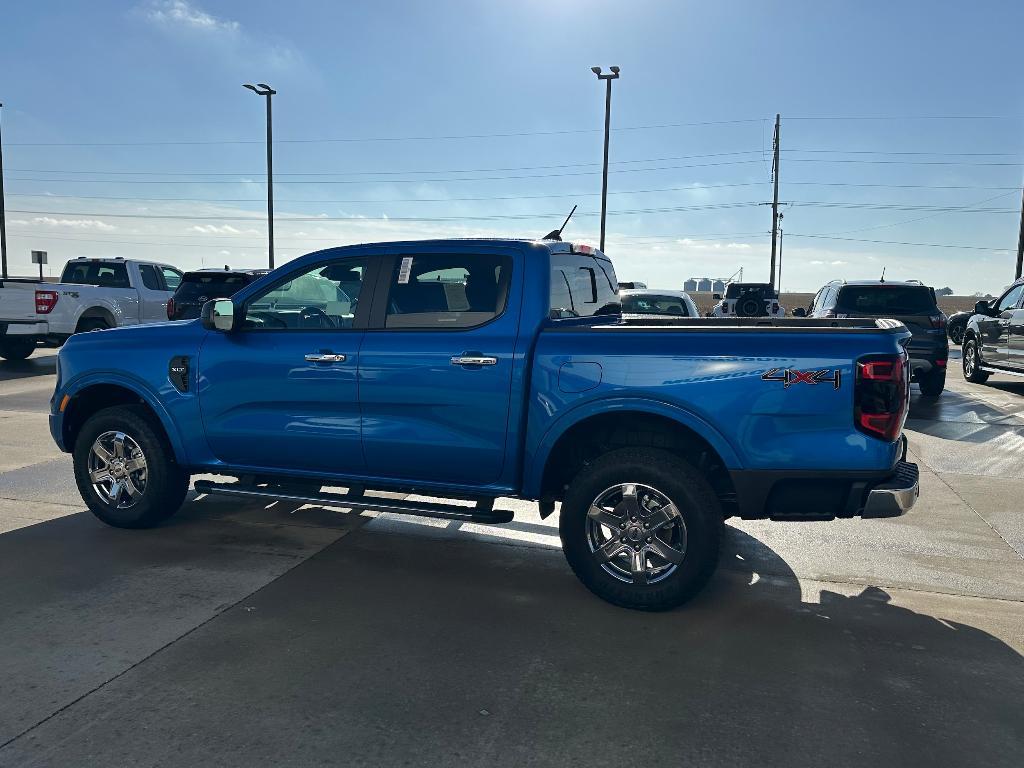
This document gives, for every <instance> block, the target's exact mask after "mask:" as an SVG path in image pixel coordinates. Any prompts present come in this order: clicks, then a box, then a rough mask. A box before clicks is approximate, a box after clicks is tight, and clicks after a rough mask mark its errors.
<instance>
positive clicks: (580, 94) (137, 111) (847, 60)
mask: <svg viewBox="0 0 1024 768" xmlns="http://www.w3.org/2000/svg"><path fill="white" fill-rule="evenodd" d="M4 28H5V34H4V36H3V37H4V43H3V46H2V47H0V101H2V102H3V103H4V105H5V106H4V109H3V121H4V122H3V131H4V134H3V135H4V165H5V177H6V190H7V209H8V214H7V217H8V246H9V247H8V252H9V258H10V262H11V265H12V271H13V272H15V273H25V274H27V273H30V272H31V265H30V264H29V251H30V250H31V249H39V248H42V249H45V250H47V251H49V253H50V260H51V262H52V263H53V266H54V268H55V269H56V268H58V267H59V266H60V265H61V264H62V263H63V261H64V260H66V259H67V258H69V257H72V256H77V255H121V256H126V257H145V258H155V259H163V260H167V261H171V262H173V263H176V264H179V265H181V266H184V267H198V266H201V265H206V266H212V265H220V264H225V263H229V264H231V265H233V266H257V265H262V264H263V263H265V260H266V249H265V232H266V228H265V220H264V218H263V217H264V215H265V207H264V206H265V203H264V200H265V177H264V175H263V174H264V171H265V166H264V162H265V158H264V147H263V145H262V138H263V126H264V123H263V118H264V113H263V103H262V101H261V100H260V99H257V97H255V96H254V95H253V94H251V93H249V92H248V91H245V90H244V89H242V88H241V83H243V82H268V83H270V84H271V85H273V86H274V87H275V88H276V89H277V90H278V91H279V94H278V96H276V97H275V99H274V113H275V114H274V116H275V122H274V129H275V139H276V143H275V187H274V189H275V197H276V198H277V212H278V216H277V219H276V227H277V250H278V253H279V261H282V260H286V259H289V258H294V257H295V256H298V255H301V254H302V253H306V252H308V251H311V250H316V249H317V248H320V247H326V246H328V245H334V244H345V243H353V242H366V241H374V240H381V239H399V238H422V237H435V236H472V235H489V234H494V235H500V236H527V237H534V236H539V235H542V234H543V233H544V232H546V231H548V230H550V229H552V228H554V227H555V226H557V225H558V224H559V223H560V219H561V218H562V217H563V216H564V214H565V213H566V212H567V211H568V209H569V208H571V207H572V205H573V204H574V203H579V206H580V207H579V211H578V212H577V218H576V219H575V220H574V222H573V223H572V224H571V225H570V228H569V230H568V232H569V234H570V235H571V236H572V237H573V238H576V239H580V240H584V241H589V242H596V241H597V231H598V218H597V212H598V211H599V208H600V200H599V195H598V193H599V191H600V160H601V138H602V137H601V131H600V128H601V124H602V119H603V106H604V104H603V92H602V86H600V85H599V84H598V83H597V81H596V79H595V78H594V76H593V74H592V73H591V72H590V67H591V66H593V65H600V66H604V67H607V66H609V65H611V64H616V65H619V66H621V67H622V78H621V80H619V81H617V82H616V84H615V90H614V96H613V126H614V127H615V130H614V132H613V135H612V150H611V158H612V162H613V165H612V174H611V177H610V184H609V189H610V192H611V194H610V196H609V218H608V232H609V235H608V247H607V251H608V252H609V254H610V255H611V256H613V257H614V259H615V261H616V265H617V268H618V271H619V274H620V277H621V278H622V279H637V280H647V282H648V283H649V284H652V285H653V284H657V285H659V286H663V287H680V286H681V283H682V281H683V280H684V279H686V278H687V277H690V276H702V275H710V276H728V275H730V274H732V273H734V272H735V271H736V270H737V269H739V268H740V267H741V266H742V267H744V268H745V276H746V277H747V278H748V279H763V278H766V277H767V271H768V253H769V248H770V238H769V236H768V232H769V230H770V226H771V219H770V209H769V208H768V207H767V206H764V205H761V203H765V202H767V201H770V199H771V187H770V182H769V173H770V146H771V123H770V121H771V120H772V119H773V118H774V115H775V113H776V112H779V113H781V114H782V147H783V150H784V151H783V154H782V173H781V176H780V181H781V184H780V190H781V191H780V199H781V200H782V201H783V202H784V203H786V206H785V207H784V209H783V211H784V216H785V219H784V222H783V227H784V231H785V240H784V259H785V261H784V271H783V287H784V289H786V290H814V289H816V288H817V287H819V286H820V285H821V284H822V283H824V282H826V281H827V280H829V279H832V278H835V277H846V278H859V277H874V276H876V275H877V274H879V273H880V272H881V269H882V266H883V265H884V266H885V267H886V269H887V273H886V274H887V276H890V277H892V278H894V279H901V278H920V279H923V280H925V281H928V282H931V283H934V284H935V285H937V286H942V285H950V286H952V287H953V288H954V289H956V290H957V292H963V293H973V292H974V291H993V292H995V291H997V290H998V289H999V288H1000V287H1001V286H1002V285H1004V284H1005V283H1006V282H1008V280H1009V279H1011V278H1012V271H1013V260H1014V253H1015V249H1016V242H1017V231H1018V225H1019V215H1018V213H1017V212H1018V211H1019V209H1020V203H1021V199H1020V184H1021V180H1022V165H1021V164H1022V163H1024V108H1022V104H1021V97H1020V89H1019V87H1018V86H1017V85H1016V83H1015V79H1017V78H1018V77H1019V76H1018V74H1017V73H1018V71H1019V69H1020V55H1019V51H1020V44H1019V31H1020V29H1022V28H1024V4H1021V3H1019V2H1010V1H1008V2H978V3H971V4H964V3H956V4H954V3H946V2H935V1H934V0H933V1H932V2H901V3H888V2H859V3H853V2H850V3H839V2H829V3H822V2H787V3H774V4H766V3H755V2H701V3H697V2H680V1H677V2H653V1H644V0H641V1H639V2H636V1H635V2H632V3H621V2H619V3H612V2H603V0H586V1H585V2H584V0H561V1H558V0H528V1H526V2H518V3H505V2H496V1H492V2H484V1H483V0H481V1H479V2H470V1H469V0H465V1H463V2H444V1H442V0H438V1H437V2H430V3H427V2H387V1H386V0H382V1H380V2H374V3H338V2H329V1H328V0H314V1H311V2H307V1H304V0H295V1H294V2H290V3H280V2H269V1H264V0H250V1H249V2H245V3H242V2H227V1H223V0H222V1H219V2H214V1H213V0H188V2H185V0H169V1H165V0H144V1H143V2H137V3H130V2H129V3H126V2H112V1H111V0H93V1H92V2H90V3H57V2H33V3H29V2H18V0H12V2H9V3H6V4H5V7H4ZM953 117H959V118H970V119H951V118H953ZM865 118H868V119H865ZM919 118H942V119H919ZM976 118H992V119H976ZM837 238H843V239H837ZM865 241H875V242H865ZM896 243H913V244H915V245H897V244H896ZM934 245H944V246H958V247H955V248H953V247H941V248H940V247H928V246H934Z"/></svg>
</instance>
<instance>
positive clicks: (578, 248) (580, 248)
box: [572, 243, 594, 256]
mask: <svg viewBox="0 0 1024 768" xmlns="http://www.w3.org/2000/svg"><path fill="white" fill-rule="evenodd" d="M572 252H573V253H582V254H585V255H586V256H590V255H592V254H593V253H594V246H592V245H585V244H583V243H573V244H572Z"/></svg>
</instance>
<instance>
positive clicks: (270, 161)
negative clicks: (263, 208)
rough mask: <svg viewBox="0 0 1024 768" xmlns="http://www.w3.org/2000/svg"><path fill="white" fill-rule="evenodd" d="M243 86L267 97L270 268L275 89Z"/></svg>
mask: <svg viewBox="0 0 1024 768" xmlns="http://www.w3.org/2000/svg"><path fill="white" fill-rule="evenodd" d="M242 87H243V88H248V89H249V90H250V91H252V92H253V93H255V94H256V95H257V96H266V97H267V241H268V245H269V251H270V268H271V269H273V268H274V129H273V122H272V119H271V115H272V113H271V108H270V97H271V96H273V95H274V94H275V93H277V91H275V90H274V89H273V88H271V87H270V86H269V85H267V84H266V83H256V85H250V84H249V83H245V84H243V85H242Z"/></svg>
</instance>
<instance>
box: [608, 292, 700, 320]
mask: <svg viewBox="0 0 1024 768" xmlns="http://www.w3.org/2000/svg"><path fill="white" fill-rule="evenodd" d="M620 300H621V302H622V311H623V312H624V313H626V314H636V315H681V316H684V317H689V315H690V310H689V307H687V306H686V302H685V301H684V300H683V299H682V298H680V297H679V296H661V295H655V294H646V293H645V294H639V295H631V294H626V295H624V296H621V297H620Z"/></svg>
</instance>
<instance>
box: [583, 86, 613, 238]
mask: <svg viewBox="0 0 1024 768" xmlns="http://www.w3.org/2000/svg"><path fill="white" fill-rule="evenodd" d="M610 69H611V72H609V73H608V74H607V75H602V74H601V68H600V67H591V68H590V71H591V72H593V73H594V74H595V75H597V79H598V80H604V81H605V85H606V86H607V88H606V90H605V94H604V171H603V173H602V175H601V250H602V251H604V220H605V216H607V215H608V138H609V136H610V135H611V125H612V80H618V79H619V68H618V67H610Z"/></svg>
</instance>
